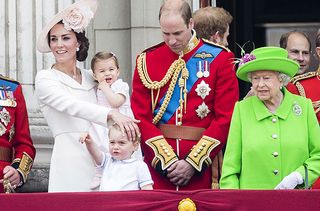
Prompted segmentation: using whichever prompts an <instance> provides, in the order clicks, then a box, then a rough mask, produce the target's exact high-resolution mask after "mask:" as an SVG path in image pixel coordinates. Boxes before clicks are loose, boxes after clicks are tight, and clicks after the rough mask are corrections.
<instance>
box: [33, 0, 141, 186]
mask: <svg viewBox="0 0 320 211" xmlns="http://www.w3.org/2000/svg"><path fill="white" fill-rule="evenodd" d="M96 9H97V2H96V1H95V0H80V1H77V2H76V3H74V4H72V5H71V6H69V7H68V8H66V9H64V10H63V11H61V12H60V13H58V14H57V15H55V17H54V18H53V19H52V20H51V21H50V22H49V23H48V24H47V25H46V27H45V28H44V29H43V31H42V32H41V34H40V36H39V37H38V40H37V47H38V50H39V51H40V52H43V53H46V52H52V53H53V55H54V56H55V60H56V62H55V64H53V65H52V67H51V68H49V69H45V70H41V71H39V72H38V74H37V76H36V81H35V88H36V94H37V98H38V101H39V104H40V108H41V111H42V112H43V115H44V117H45V119H46V120H47V123H48V125H49V127H50V129H51V131H52V133H53V136H54V140H55V142H54V147H53V152H52V158H51V164H50V175H49V188H48V190H49V192H83V191H90V189H89V186H90V182H91V179H92V177H93V174H94V165H93V161H92V159H91V157H90V155H89V153H88V152H87V150H86V148H85V146H84V145H82V144H79V138H80V136H81V135H82V134H83V133H86V132H88V129H89V127H90V122H94V123H97V124H100V125H103V126H107V124H106V123H107V120H108V119H113V121H114V122H115V123H116V124H118V125H119V126H120V127H121V129H122V131H123V132H126V133H127V134H128V136H129V137H130V138H131V139H134V138H135V136H139V135H140V132H139V129H138V127H137V125H136V123H138V121H137V120H134V119H131V118H129V117H126V116H124V115H122V114H120V113H119V112H117V111H114V110H110V109H108V108H106V107H103V106H99V105H97V104H95V103H96V95H95V93H96V91H95V82H94V79H93V78H92V75H91V72H90V71H87V70H84V69H80V68H78V67H77V66H76V64H77V60H78V61H84V60H85V59H86V58H87V55H88V48H89V41H88V39H87V38H86V36H85V32H84V29H85V28H86V27H87V25H88V24H89V22H90V19H92V18H93V16H94V13H95V11H96Z"/></svg>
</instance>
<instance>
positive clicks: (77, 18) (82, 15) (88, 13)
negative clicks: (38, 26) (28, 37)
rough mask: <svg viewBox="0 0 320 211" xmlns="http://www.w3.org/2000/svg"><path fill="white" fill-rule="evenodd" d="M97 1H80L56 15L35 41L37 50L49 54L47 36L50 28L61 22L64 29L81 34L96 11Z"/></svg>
mask: <svg viewBox="0 0 320 211" xmlns="http://www.w3.org/2000/svg"><path fill="white" fill-rule="evenodd" d="M97 7H98V3H97V0H80V1H77V2H75V3H74V4H71V5H70V6H68V7H67V8H65V9H63V10H62V11H61V12H59V13H58V14H56V15H55V16H54V17H53V18H52V19H51V20H50V21H49V23H47V25H46V26H45V27H44V28H43V30H42V32H41V34H40V35H39V37H38V40H37V48H38V50H39V51H40V52H42V53H47V52H50V47H49V41H48V34H49V31H50V30H51V28H52V27H53V26H54V25H56V24H57V23H59V22H60V21H62V22H63V24H64V28H65V29H66V30H68V31H70V30H73V31H74V32H76V33H80V32H83V31H84V30H85V28H86V27H87V26H88V25H89V23H90V20H91V19H92V18H93V17H94V14H95V12H96V11H97Z"/></svg>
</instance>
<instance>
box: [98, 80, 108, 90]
mask: <svg viewBox="0 0 320 211" xmlns="http://www.w3.org/2000/svg"><path fill="white" fill-rule="evenodd" d="M108 87H110V85H109V84H108V83H107V81H106V80H102V81H100V82H99V85H98V89H100V90H102V89H103V88H108Z"/></svg>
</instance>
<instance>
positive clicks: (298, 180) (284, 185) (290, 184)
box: [274, 171, 303, 190]
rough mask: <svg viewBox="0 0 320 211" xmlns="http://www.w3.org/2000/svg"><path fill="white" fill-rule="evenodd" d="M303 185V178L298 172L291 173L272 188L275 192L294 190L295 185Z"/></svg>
mask: <svg viewBox="0 0 320 211" xmlns="http://www.w3.org/2000/svg"><path fill="white" fill-rule="evenodd" d="M302 183H303V178H302V176H301V174H300V173H299V172H296V171H294V172H292V173H291V174H289V175H288V176H286V177H285V178H283V180H282V181H281V182H280V183H279V184H278V185H277V186H276V187H275V188H274V189H275V190H280V189H294V188H295V187H296V186H297V185H300V184H302Z"/></svg>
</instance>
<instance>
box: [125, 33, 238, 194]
mask: <svg viewBox="0 0 320 211" xmlns="http://www.w3.org/2000/svg"><path fill="white" fill-rule="evenodd" d="M195 39H196V38H195ZM203 45H204V41H202V40H200V41H199V40H197V39H196V40H193V44H191V47H190V43H189V52H187V53H185V54H184V56H183V57H182V59H183V60H184V61H185V62H187V61H189V59H191V58H192V57H197V56H198V57H199V56H200V57H201V55H200V54H199V53H196V52H197V50H198V49H199V48H200V47H202V46H203ZM206 45H208V46H209V51H207V52H202V55H203V56H204V57H206V56H207V55H209V56H210V54H211V51H214V50H217V49H218V50H221V52H220V53H219V54H218V55H217V56H216V57H215V58H214V60H213V61H212V62H211V64H210V70H209V71H210V74H209V77H201V78H197V80H196V81H195V83H194V84H193V86H192V88H191V89H190V90H188V94H187V100H186V109H185V112H186V113H184V111H183V112H182V126H192V127H197V128H204V129H205V130H204V132H203V133H202V137H200V138H201V143H200V141H199V140H184V139H172V138H164V136H163V133H162V132H161V131H160V130H159V128H158V127H159V124H153V123H152V122H153V118H154V114H153V111H152V103H151V102H152V96H151V91H150V89H148V88H146V86H145V83H146V82H145V80H148V77H149V78H150V79H149V80H148V81H150V80H151V81H154V82H155V81H161V80H162V79H164V77H165V75H166V73H167V72H168V69H169V68H170V66H171V65H172V64H173V63H174V62H175V61H176V60H177V59H178V58H179V56H178V55H177V54H176V53H174V52H172V51H171V50H170V48H169V47H168V46H167V45H166V44H164V43H161V44H159V45H157V46H154V47H151V48H149V49H148V50H146V51H145V52H144V53H145V64H144V65H141V64H139V63H140V62H141V60H139V58H140V57H139V56H138V59H137V66H136V69H135V73H134V77H133V92H132V97H131V107H132V110H133V112H134V115H135V118H136V119H139V120H141V123H139V127H140V130H141V147H142V151H143V153H144V158H145V162H146V163H147V164H148V166H149V169H150V172H151V175H152V178H153V180H154V188H155V189H173V190H175V189H176V186H175V185H173V184H172V183H170V181H169V180H168V179H167V177H166V176H165V175H162V174H161V173H159V172H164V171H163V170H165V169H166V168H167V167H169V166H170V164H172V163H173V162H172V163H170V162H171V161H169V162H168V163H167V164H168V165H166V164H164V163H165V162H164V161H163V160H165V159H166V158H163V160H161V157H166V156H167V155H168V156H169V157H170V159H171V158H172V153H170V146H171V147H172V148H173V151H174V153H175V154H176V155H177V156H176V158H172V159H173V160H175V161H176V160H177V159H185V160H186V161H187V162H189V163H190V164H191V165H192V166H193V167H195V168H196V169H197V168H198V169H197V170H198V173H197V171H196V173H195V174H194V176H193V177H192V178H191V180H190V182H189V183H188V185H186V186H184V187H179V190H195V189H204V188H211V168H210V167H209V168H203V167H204V166H206V165H208V164H210V160H212V159H213V158H214V157H215V156H216V155H217V153H218V152H219V151H220V150H221V149H222V147H223V146H224V145H225V143H226V139H227V135H228V130H229V124H230V119H231V115H232V112H233V107H234V104H235V102H236V101H237V100H238V97H239V96H238V81H237V79H236V76H235V71H234V69H233V67H234V65H233V63H232V62H233V57H234V56H233V53H232V52H230V51H228V50H227V49H222V48H221V47H219V46H216V45H214V44H213V43H206ZM190 49H191V50H190ZM141 55H142V54H141ZM141 55H140V56H141ZM139 66H140V68H141V67H142V68H145V70H146V72H147V73H146V74H145V75H148V76H147V77H146V78H145V80H142V79H141V74H142V72H141V70H140V75H139V68H138V67H139ZM188 71H189V74H190V77H192V76H195V75H196V73H197V67H196V65H194V66H192V67H191V68H189V69H188ZM143 77H144V76H143ZM171 79H172V78H170V80H168V81H167V82H166V83H165V85H164V86H163V87H162V88H160V92H159V97H158V99H157V101H156V106H155V107H156V108H157V107H158V108H159V107H160V106H161V105H162V103H159V101H160V99H161V98H163V97H164V96H165V95H166V93H167V92H168V88H169V84H170V82H171ZM178 80H179V79H178ZM188 80H189V79H188ZM177 83H178V82H177ZM200 83H202V85H200ZM205 86H208V87H210V89H211V90H210V91H209V92H208V88H207V89H206V90H207V92H208V93H207V96H204V99H203V98H202V97H201V96H199V93H200V91H199V88H201V87H202V88H203V87H205ZM197 87H198V89H197ZM155 90H156V89H155ZM156 96H157V91H154V96H153V99H156ZM171 101H179V98H172V99H171ZM201 105H206V106H207V109H208V110H207V109H206V108H205V106H204V107H203V106H202V107H201ZM199 109H200V110H199ZM201 109H202V110H201ZM201 111H202V112H201ZM208 111H209V112H208ZM206 113H207V114H206ZM199 115H200V116H199ZM201 116H202V117H201ZM177 118H179V117H178V116H177V113H175V112H174V113H173V114H172V116H171V118H170V119H169V120H168V121H167V122H166V123H165V124H166V125H176V124H177ZM217 140H218V141H219V142H220V143H218V142H215V141H217ZM153 141H155V142H154V147H151V144H150V143H151V142H153ZM157 141H160V142H161V143H160V144H159V146H158V148H157V147H156V146H155V145H157V144H158V143H156V142H157ZM165 141H166V142H167V143H168V144H169V145H170V146H169V147H167V145H166V143H165ZM206 141H208V142H206ZM211 141H213V142H215V144H214V145H211V149H210V150H208V151H209V155H208V156H209V159H205V158H206V155H204V157H203V158H204V160H200V161H199V162H198V161H195V162H193V159H195V156H194V157H192V156H193V155H194V154H197V152H195V151H191V150H192V149H193V150H195V148H199V150H200V151H201V150H202V149H203V148H202V146H205V145H206V144H207V143H213V142H211ZM149 142H150V143H149ZM148 143H149V144H148ZM163 143H164V144H163ZM217 143H218V145H217V146H216V144H217ZM197 144H198V145H197ZM199 144H200V145H201V144H202V146H200V145H199ZM195 145H197V146H196V147H195V148H193V147H194V146H195ZM161 147H162V148H163V149H169V153H168V152H165V151H166V150H163V151H164V152H161ZM204 148H206V147H204ZM212 149H213V150H212ZM211 150H212V151H211ZM157 151H159V153H158V152H157ZM200 151H199V153H201V152H200ZM204 151H205V150H204ZM155 152H157V153H155ZM190 152H191V153H190ZM161 153H162V154H161ZM166 153H167V154H166ZM204 154H205V153H204ZM168 156H167V157H168ZM155 157H157V158H160V162H162V169H160V171H159V168H156V169H155V168H154V167H155V166H156V165H155V164H157V160H159V159H155ZM208 160H209V163H208V162H207V161H208Z"/></svg>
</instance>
